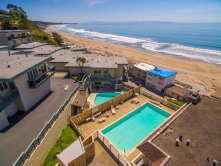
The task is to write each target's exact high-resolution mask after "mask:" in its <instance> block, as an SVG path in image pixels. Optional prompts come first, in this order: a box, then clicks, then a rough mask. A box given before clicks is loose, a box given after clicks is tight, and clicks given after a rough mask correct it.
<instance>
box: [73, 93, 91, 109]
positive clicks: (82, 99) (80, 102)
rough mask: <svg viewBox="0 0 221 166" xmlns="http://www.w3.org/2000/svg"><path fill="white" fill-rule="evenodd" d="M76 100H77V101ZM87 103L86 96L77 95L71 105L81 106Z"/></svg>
mask: <svg viewBox="0 0 221 166" xmlns="http://www.w3.org/2000/svg"><path fill="white" fill-rule="evenodd" d="M77 101H78V102H77ZM86 103H87V97H86V96H83V95H77V96H76V97H75V99H74V101H73V102H72V105H74V106H78V107H83V106H84V105H85V104H86Z"/></svg>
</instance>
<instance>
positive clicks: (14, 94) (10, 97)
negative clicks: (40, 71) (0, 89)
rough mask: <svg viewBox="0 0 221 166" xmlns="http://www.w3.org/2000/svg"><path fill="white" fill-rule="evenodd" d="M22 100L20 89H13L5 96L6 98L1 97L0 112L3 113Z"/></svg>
mask: <svg viewBox="0 0 221 166" xmlns="http://www.w3.org/2000/svg"><path fill="white" fill-rule="evenodd" d="M18 98H20V94H19V91H18V88H15V89H13V90H12V91H10V92H9V93H7V94H5V95H4V96H2V97H0V99H1V100H0V111H3V110H4V109H5V108H7V107H8V106H9V105H10V104H11V103H13V102H14V101H16V100H17V99H18Z"/></svg>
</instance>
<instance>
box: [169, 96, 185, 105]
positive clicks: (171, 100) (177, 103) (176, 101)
mask: <svg viewBox="0 0 221 166" xmlns="http://www.w3.org/2000/svg"><path fill="white" fill-rule="evenodd" d="M167 100H168V101H169V102H171V103H173V104H176V105H178V106H183V104H184V103H183V102H182V101H179V100H173V99H171V98H169V99H167Z"/></svg>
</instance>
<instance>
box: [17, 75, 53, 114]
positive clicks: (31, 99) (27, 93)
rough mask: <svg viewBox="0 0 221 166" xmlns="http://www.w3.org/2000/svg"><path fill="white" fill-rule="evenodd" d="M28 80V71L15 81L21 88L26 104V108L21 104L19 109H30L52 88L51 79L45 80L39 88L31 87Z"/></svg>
mask: <svg viewBox="0 0 221 166" xmlns="http://www.w3.org/2000/svg"><path fill="white" fill-rule="evenodd" d="M27 80H28V75H27V73H26V74H23V75H22V76H20V77H19V78H17V79H16V80H15V81H14V83H15V86H16V87H17V88H18V90H19V93H20V96H21V100H22V103H23V105H24V108H22V107H21V106H19V107H18V109H19V110H21V111H28V110H29V109H30V108H31V107H33V106H34V105H35V104H36V103H37V102H39V101H40V100H41V99H42V98H43V97H44V96H45V95H47V94H48V93H49V92H50V90H51V80H50V79H48V80H47V81H45V82H44V83H43V84H42V85H41V86H40V87H38V88H37V89H30V88H29V86H28V82H27Z"/></svg>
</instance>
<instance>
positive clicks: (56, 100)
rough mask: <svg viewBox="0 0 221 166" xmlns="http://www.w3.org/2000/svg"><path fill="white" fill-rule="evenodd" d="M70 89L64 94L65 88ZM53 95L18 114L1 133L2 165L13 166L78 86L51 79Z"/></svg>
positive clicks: (67, 81)
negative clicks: (66, 86)
mask: <svg viewBox="0 0 221 166" xmlns="http://www.w3.org/2000/svg"><path fill="white" fill-rule="evenodd" d="M65 85H68V87H69V89H68V91H67V92H64V86H65ZM51 86H52V93H50V94H48V95H47V96H46V97H45V98H44V99H43V100H42V101H40V102H39V103H38V104H37V105H36V106H35V107H34V108H32V109H31V110H29V111H27V112H20V111H19V112H17V113H16V114H15V115H14V116H12V118H10V119H9V122H10V126H8V127H7V128H5V129H4V130H3V131H1V132H0V165H1V166H11V165H12V164H13V163H14V162H15V160H16V159H17V158H18V157H19V155H20V154H21V153H22V152H23V151H24V150H25V149H26V148H27V147H28V145H29V144H30V143H31V141H32V140H33V139H34V138H35V137H36V136H37V135H38V134H39V132H40V131H41V129H42V128H43V126H44V125H45V124H46V123H47V122H48V121H49V120H50V118H51V117H52V115H53V114H54V113H55V112H57V110H58V108H59V107H60V106H61V105H62V104H63V103H64V101H65V100H66V99H67V98H68V96H69V94H70V93H71V92H72V91H73V90H74V89H75V87H76V86H77V84H74V83H73V80H71V79H63V78H57V77H51Z"/></svg>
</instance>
